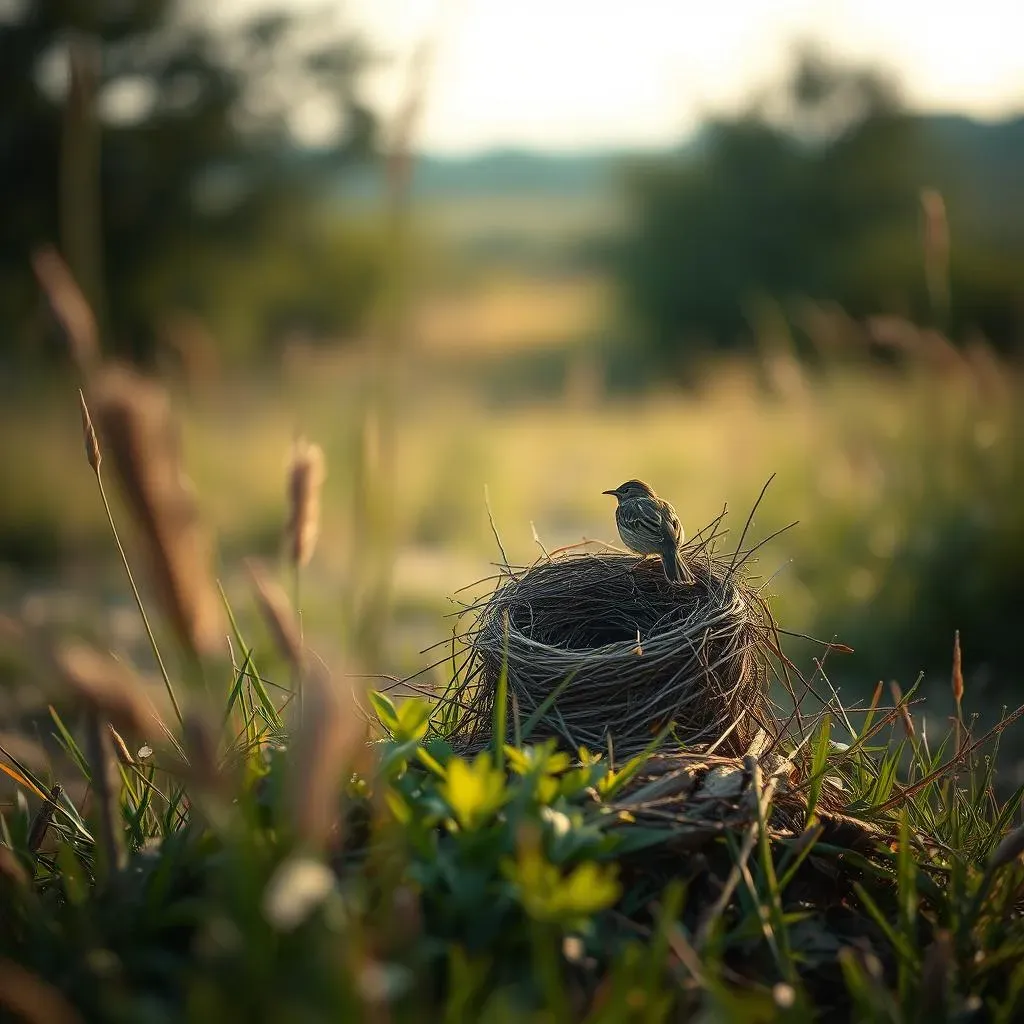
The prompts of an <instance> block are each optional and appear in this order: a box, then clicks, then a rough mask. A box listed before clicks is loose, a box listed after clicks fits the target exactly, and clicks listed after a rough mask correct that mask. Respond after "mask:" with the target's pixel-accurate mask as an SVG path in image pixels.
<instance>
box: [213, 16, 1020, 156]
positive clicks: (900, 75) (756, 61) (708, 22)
mask: <svg viewBox="0 0 1024 1024" xmlns="http://www.w3.org/2000/svg"><path fill="white" fill-rule="evenodd" d="M317 7H319V8H320V9H324V8H323V4H322V2H321V0H223V2H222V3H221V4H219V5H218V6H217V7H216V15H215V17H216V19H217V20H218V21H221V22H222V23H230V21H231V20H232V19H237V18H241V17H246V16H249V15H252V14H255V13H258V12H259V11H263V10H267V9H283V10H293V11H295V10H300V9H303V8H306V9H309V10H313V9H315V8H317ZM335 10H336V11H340V13H341V15H342V17H340V18H339V19H338V24H339V25H340V26H341V27H342V28H343V29H345V28H348V29H352V30H354V31H356V32H359V33H361V34H362V36H363V37H364V38H365V40H366V42H367V43H368V44H369V45H370V47H371V48H372V49H375V50H377V51H379V52H383V53H384V54H386V55H388V56H389V57H390V58H392V60H391V61H390V62H389V63H387V64H385V65H384V66H382V67H380V68H378V69H377V70H375V71H374V72H373V73H372V74H371V75H370V76H369V79H368V81H367V86H366V89H365V93H366V95H367V97H368V99H370V101H371V102H372V103H373V105H374V106H375V107H376V108H377V109H378V110H380V111H381V112H382V113H383V114H384V115H385V117H387V116H388V114H389V113H390V114H393V113H394V111H395V110H396V109H397V108H398V107H399V106H400V104H401V102H402V97H403V94H404V92H405V89H406V83H407V82H408V78H409V67H410V60H411V56H412V54H413V53H414V52H415V51H416V49H417V47H419V46H420V45H421V44H423V43H424V42H427V43H429V42H433V43H434V58H433V61H432V64H431V69H430V72H429V75H428V78H427V82H426V88H425V104H424V110H423V114H422V119H421V123H420V126H419V132H418V135H419V144H418V145H417V146H416V147H415V148H416V149H417V151H422V152H424V153H432V154H437V155H444V156H452V157H466V156H471V155H472V154H474V153H481V152H487V151H491V150H494V149H522V150H528V151H535V150H541V151H545V152H564V153H571V152H576V151H586V150H606V149H621V150H639V151H642V150H659V149H665V148H670V147H672V146H673V145H677V144H679V143H680V142H681V141H682V140H683V139H685V138H686V137H687V136H689V135H690V134H692V132H693V131H694V130H695V129H696V128H698V127H699V125H700V124H701V123H702V122H704V121H706V120H707V119H708V117H715V116H730V115H732V114H735V113H736V112H738V111H739V110H740V109H742V107H743V106H744V105H745V104H746V103H747V102H748V101H749V100H750V98H751V97H752V96H753V95H755V94H756V93H757V92H758V91H759V90H761V89H764V88H766V87H771V86H772V85H773V84H774V83H777V82H778V81H779V80H780V78H781V77H782V76H783V75H784V74H785V72H786V69H787V67H788V62H789V59H790V56H791V54H792V52H793V50H794V48H795V47H796V46H797V45H798V44H800V43H804V42H807V43H810V44H812V45H816V46H818V47H819V48H820V49H821V50H822V52H823V53H825V54H826V55H828V56H830V57H833V58H835V59H836V60H838V61H840V62H842V63H845V64H850V63H855V64H868V65H870V66H872V67H875V68H877V69H879V70H881V71H883V72H887V73H890V74H894V75H895V76H896V78H897V81H898V82H899V84H900V85H901V86H902V91H903V94H904V97H905V101H906V105H907V107H908V109H911V110H913V111H915V112H919V113H922V114H934V113H939V114H941V113H951V114H965V115H967V116H970V117H973V118H975V119H977V120H984V121H998V120H1002V119H1005V118H1008V117H1012V116H1014V114H1018V113H1021V112H1024V65H1022V64H1021V62H1020V61H1019V59H1018V55H1017V49H1018V47H1017V37H1016V34H1015V33H1013V32H1012V31H1007V28H1008V27H1010V26H1009V25H1008V24H1007V18H1006V17H1005V14H1004V13H1003V12H1004V10H1005V8H1004V5H1003V3H1002V0H976V2H975V4H974V5H973V6H972V8H971V12H970V17H969V18H964V17H963V15H962V12H960V11H959V10H957V11H947V10H944V9H941V8H939V9H937V8H935V7H934V5H932V4H927V3H924V2H922V0H904V2H903V3H901V4H899V5H894V4H892V3H891V2H889V0H858V2H857V3H853V2H851V0H825V2H821V0H782V2H772V0H735V2H734V3H733V4H732V5H730V6H729V7H728V8H725V7H720V6H710V7H705V8H702V9H700V10H699V11H694V10H682V9H680V8H677V7H675V6H674V5H671V4H666V3H663V2H661V0H637V2H636V3H635V4H634V5H633V6H632V7H630V8H629V10H626V9H624V8H622V7H620V6H618V5H612V4H602V3H597V4H595V3H593V2H590V3H586V2H584V0H559V3H558V4H556V5H551V4H550V3H546V2H544V0H521V2H520V4H518V5H516V6H515V8H510V7H509V6H508V5H506V4H503V3H502V2H501V0H350V2H349V3H347V4H345V5H344V9H341V8H340V7H339V8H337V9H335ZM293 128H294V130H295V132H296V134H297V136H298V137H299V138H300V139H302V140H304V141H306V142H307V143H308V142H314V141H316V140H317V138H318V137H324V136H325V135H326V133H328V132H329V130H330V126H329V124H328V123H327V121H326V119H325V114H324V111H322V110H317V109H315V108H314V107H308V106H307V107H303V106H301V105H300V107H299V108H298V109H297V110H296V112H295V117H294V119H293Z"/></svg>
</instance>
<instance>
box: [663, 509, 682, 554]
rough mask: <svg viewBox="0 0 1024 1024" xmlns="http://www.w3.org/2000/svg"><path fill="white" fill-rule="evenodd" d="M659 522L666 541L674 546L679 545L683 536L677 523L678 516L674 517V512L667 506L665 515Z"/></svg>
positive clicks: (680, 526)
mask: <svg viewBox="0 0 1024 1024" xmlns="http://www.w3.org/2000/svg"><path fill="white" fill-rule="evenodd" d="M661 522H662V529H663V530H664V532H665V537H666V539H668V540H670V541H672V542H673V543H674V544H677V545H678V544H681V543H682V541H683V536H684V534H683V527H682V525H681V524H680V522H679V516H677V515H676V510H675V509H674V508H672V507H671V506H668V507H667V508H666V509H665V515H664V516H663V517H662V520H661Z"/></svg>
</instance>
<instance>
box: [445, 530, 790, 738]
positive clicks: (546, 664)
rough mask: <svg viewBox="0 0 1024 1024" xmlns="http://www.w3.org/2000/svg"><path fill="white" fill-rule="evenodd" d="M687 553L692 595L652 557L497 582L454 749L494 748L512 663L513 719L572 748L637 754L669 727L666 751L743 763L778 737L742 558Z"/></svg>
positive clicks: (539, 570)
mask: <svg viewBox="0 0 1024 1024" xmlns="http://www.w3.org/2000/svg"><path fill="white" fill-rule="evenodd" d="M690 548H691V551H690V557H689V564H690V566H691V569H692V570H693V574H694V576H695V578H696V581H695V583H694V584H693V585H692V586H679V585H673V584H671V583H669V582H668V580H666V578H665V574H664V572H663V570H662V567H661V563H660V561H658V560H657V559H643V558H637V557H635V556H631V555H623V554H618V553H615V552H609V551H601V552H592V551H591V552H579V551H573V552H569V553H567V554H563V555H561V556H559V557H555V558H550V559H545V560H543V561H540V562H538V563H536V564H535V565H533V566H531V567H530V568H528V569H524V570H521V571H514V570H512V569H508V570H507V571H505V572H503V573H502V575H501V577H500V579H499V582H498V585H497V587H496V588H495V590H494V592H493V593H492V594H491V595H490V596H489V597H488V598H486V599H485V600H484V601H483V602H481V603H480V604H478V605H476V606H474V609H473V610H476V611H479V617H478V619H477V621H476V624H475V627H474V629H473V630H471V631H470V633H468V634H467V636H466V637H465V639H466V641H467V643H468V644H469V648H470V653H469V657H468V660H467V663H466V668H465V673H464V676H463V679H462V681H461V684H460V700H461V701H462V703H463V705H464V709H465V710H464V714H463V715H462V716H461V718H460V721H459V723H458V725H457V726H456V730H455V735H454V736H453V737H452V740H453V741H454V742H455V744H456V746H457V747H460V748H464V749H467V750H472V749H477V748H479V747H481V746H483V745H485V744H486V743H487V742H488V741H489V734H490V729H491V722H492V718H493V708H494V695H495V692H496V689H497V688H498V685H499V678H500V676H501V673H502V671H503V666H504V665H507V686H508V694H509V698H508V699H509V704H510V711H511V712H512V713H514V714H516V715H517V716H518V718H519V719H520V720H523V721H525V720H529V719H530V716H534V717H537V716H538V715H539V719H538V720H537V721H536V724H535V727H534V728H533V729H532V731H531V738H541V737H544V736H555V737H557V738H558V739H559V741H560V742H561V743H562V744H564V745H566V746H568V747H569V748H570V749H572V750H575V749H576V748H577V747H579V746H585V747H587V748H589V749H591V750H602V749H605V748H606V747H608V746H609V745H610V746H611V747H612V748H613V749H614V751H615V753H616V755H617V756H618V755H621V756H629V755H632V754H635V753H638V752H639V751H641V750H643V749H644V748H645V747H647V746H648V745H649V744H650V743H651V741H652V739H653V738H654V737H655V736H656V735H657V734H658V733H659V732H661V731H662V730H664V729H667V728H669V727H671V735H670V736H669V737H667V740H668V745H673V744H672V740H673V739H674V741H675V742H674V745H675V746H677V747H678V746H680V745H685V746H686V747H687V748H691V749H692V748H694V747H696V748H697V749H704V750H707V749H714V750H718V751H720V752H721V753H722V754H731V755H741V754H742V753H744V752H745V751H746V750H747V748H748V747H749V745H750V743H751V741H752V739H753V738H754V736H755V735H757V733H758V732H759V731H762V730H763V731H767V732H771V731H772V726H771V724H770V723H772V721H773V716H772V715H771V712H770V708H769V704H768V698H767V689H768V674H769V659H770V657H771V656H772V655H771V651H772V650H773V646H772V643H771V641H772V634H773V624H772V621H771V617H770V615H769V613H768V610H767V608H766V607H765V605H764V602H763V600H761V598H760V597H759V596H758V595H757V593H756V592H755V591H754V590H753V589H752V588H751V587H749V586H748V585H747V584H745V583H744V582H743V581H742V578H741V577H740V574H739V573H738V571H737V566H736V565H735V563H734V561H732V560H730V559H719V558H717V557H715V556H714V555H712V554H711V553H710V551H709V550H708V547H707V545H706V544H704V543H700V542H695V543H694V544H691V545H690ZM698 553H699V556H700V557H696V555H697V554H698ZM556 690H558V691H559V692H558V693H557V697H556V698H555V699H554V700H553V701H552V700H551V695H552V693H553V692H554V691H556ZM510 720H511V719H510Z"/></svg>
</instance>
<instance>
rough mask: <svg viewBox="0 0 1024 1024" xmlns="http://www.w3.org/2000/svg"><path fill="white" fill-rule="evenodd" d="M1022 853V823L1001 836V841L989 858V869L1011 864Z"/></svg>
mask: <svg viewBox="0 0 1024 1024" xmlns="http://www.w3.org/2000/svg"><path fill="white" fill-rule="evenodd" d="M1022 853H1024V825H1020V826H1018V827H1017V828H1015V829H1014V830H1013V831H1012V832H1009V833H1007V834H1006V835H1005V836H1004V837H1003V840H1002V842H1001V843H1000V844H999V845H998V846H997V847H996V848H995V850H994V851H993V853H992V856H991V857H990V858H989V862H988V866H989V870H991V871H997V870H998V869H999V868H1002V867H1005V866H1006V865H1007V864H1012V863H1013V862H1014V861H1015V860H1016V859H1017V858H1018V857H1019V856H1020V855H1021V854H1022Z"/></svg>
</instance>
